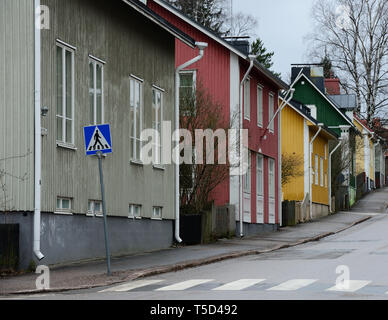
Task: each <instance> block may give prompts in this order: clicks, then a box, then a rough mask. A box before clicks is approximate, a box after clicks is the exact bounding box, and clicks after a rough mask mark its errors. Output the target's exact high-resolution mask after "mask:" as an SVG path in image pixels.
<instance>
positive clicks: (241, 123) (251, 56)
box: [239, 55, 257, 238]
mask: <svg viewBox="0 0 388 320" xmlns="http://www.w3.org/2000/svg"><path fill="white" fill-rule="evenodd" d="M248 57H249V60H250V64H249V68H248V70H247V72H246V73H245V75H244V77H243V79H242V81H241V83H240V103H239V104H240V110H239V113H240V157H239V158H240V177H239V178H240V179H239V182H240V183H239V189H240V190H239V198H240V201H239V207H240V208H239V209H240V237H241V238H242V237H244V228H243V226H244V215H243V210H244V206H243V201H244V195H243V186H242V185H243V165H242V146H243V141H242V134H241V130H243V129H244V108H243V94H244V84H245V81H247V79H248V76H249V74H250V73H251V71H252V69H253V66H254V62H255V59H256V58H257V56H255V55H249V56H248ZM248 155H249V153H248ZM248 170H249V168H248Z"/></svg>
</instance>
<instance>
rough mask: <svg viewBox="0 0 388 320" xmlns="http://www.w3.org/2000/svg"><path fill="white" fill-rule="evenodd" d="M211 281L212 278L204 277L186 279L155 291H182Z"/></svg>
mask: <svg viewBox="0 0 388 320" xmlns="http://www.w3.org/2000/svg"><path fill="white" fill-rule="evenodd" d="M211 281H214V280H204V279H202V280H201V279H198V280H188V281H184V282H179V283H176V284H173V285H171V286H167V287H163V288H159V289H157V290H155V291H182V290H186V289H190V288H193V287H196V286H199V285H200V284H204V283H207V282H211Z"/></svg>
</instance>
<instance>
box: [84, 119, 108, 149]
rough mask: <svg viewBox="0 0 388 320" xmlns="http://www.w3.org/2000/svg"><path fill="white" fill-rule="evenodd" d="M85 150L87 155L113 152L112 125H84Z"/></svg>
mask: <svg viewBox="0 0 388 320" xmlns="http://www.w3.org/2000/svg"><path fill="white" fill-rule="evenodd" d="M84 137H85V150H86V155H87V156H94V155H96V154H97V152H102V154H107V153H112V138H111V135H110V125H109V124H102V125H98V126H89V127H84Z"/></svg>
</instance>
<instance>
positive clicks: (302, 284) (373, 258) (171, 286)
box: [14, 214, 388, 301]
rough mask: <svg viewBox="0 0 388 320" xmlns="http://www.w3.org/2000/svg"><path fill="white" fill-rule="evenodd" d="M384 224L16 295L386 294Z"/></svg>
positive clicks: (387, 235)
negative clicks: (174, 268) (93, 284)
mask: <svg viewBox="0 0 388 320" xmlns="http://www.w3.org/2000/svg"><path fill="white" fill-rule="evenodd" d="M387 230H388V215H387V214H377V215H374V216H373V218H372V219H371V220H369V221H367V222H364V223H362V224H360V225H358V226H355V227H353V228H351V229H349V230H347V231H345V232H342V233H340V234H337V235H334V236H331V237H328V238H325V239H323V240H321V241H319V242H315V243H308V244H305V245H301V246H298V247H294V248H289V249H283V250H279V251H276V252H273V253H269V254H263V255H257V256H249V257H244V258H239V259H234V260H228V261H225V262H220V263H216V264H212V265H207V266H202V267H199V268H194V269H188V270H184V271H181V272H176V273H169V274H164V275H159V276H156V277H150V278H146V279H143V280H140V281H134V282H129V283H126V284H123V285H120V286H114V287H108V288H99V289H90V290H84V291H78V292H74V291H73V292H67V293H61V294H47V295H39V296H29V297H26V296H24V297H17V299H32V300H34V299H39V300H51V299H59V300H61V299H66V300H79V299H80V300H99V299H103V300H110V299H114V300H151V301H152V300H208V299H209V300H266V299H271V300H272V299H275V300H283V299H294V300H299V299H301V300H312V299H313V300H333V299H335V300H337V299H339V300H341V299H388V232H387ZM337 272H338V273H337ZM347 274H348V275H349V277H346V276H347ZM14 298H15V297H14Z"/></svg>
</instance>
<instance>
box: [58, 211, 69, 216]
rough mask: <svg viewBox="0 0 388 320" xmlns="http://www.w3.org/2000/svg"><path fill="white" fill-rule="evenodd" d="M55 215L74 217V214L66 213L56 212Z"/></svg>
mask: <svg viewBox="0 0 388 320" xmlns="http://www.w3.org/2000/svg"><path fill="white" fill-rule="evenodd" d="M54 214H58V215H62V216H72V215H73V213H71V212H66V211H55V212H54Z"/></svg>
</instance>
